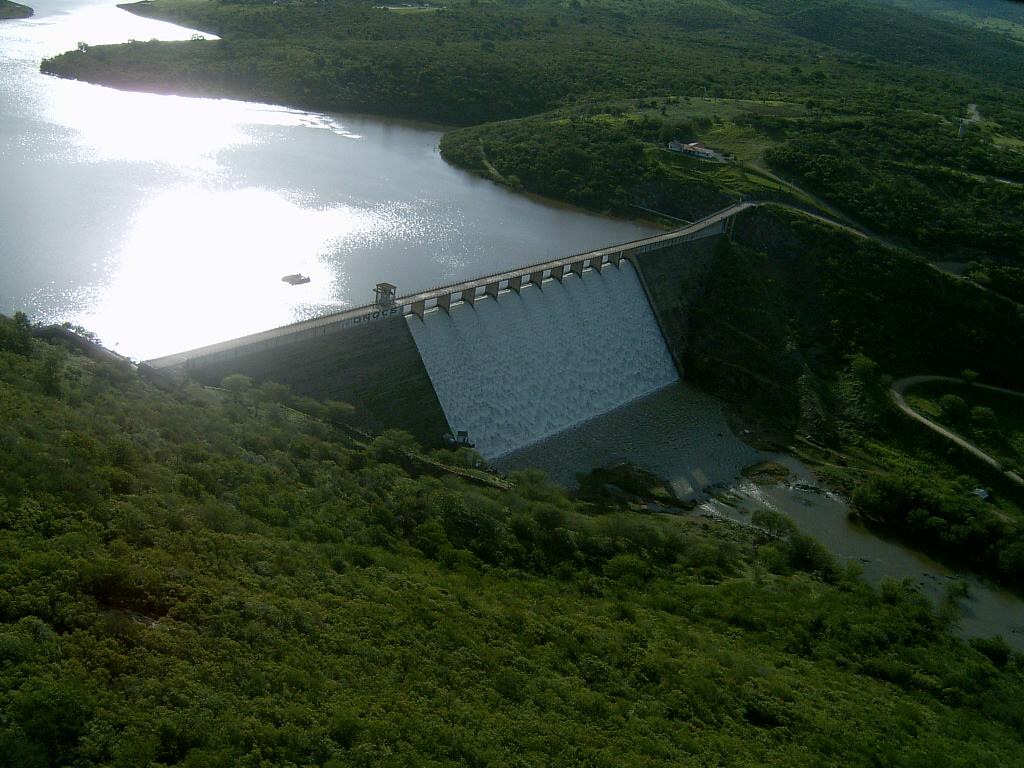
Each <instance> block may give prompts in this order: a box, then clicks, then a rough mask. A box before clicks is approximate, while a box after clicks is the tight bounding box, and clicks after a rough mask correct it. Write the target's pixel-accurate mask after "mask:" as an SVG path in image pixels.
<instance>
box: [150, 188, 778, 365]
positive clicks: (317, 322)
mask: <svg viewBox="0 0 1024 768" xmlns="http://www.w3.org/2000/svg"><path fill="white" fill-rule="evenodd" d="M757 205H759V203H757V202H743V203H738V204H736V205H733V206H730V207H729V208H725V209H724V210H721V211H718V212H717V213H714V214H712V215H710V216H707V217H705V218H703V219H701V220H699V221H696V222H694V223H693V224H690V225H688V226H686V227H682V228H681V229H676V230H673V231H671V232H665V233H663V234H660V235H654V236H652V237H646V238H642V239H640V240H633V241H631V242H628V243H622V244H619V245H612V246H608V247H606V248H599V249H597V250H593V251H587V252H585V253H577V254H574V255H572V256H566V257H563V258H559V259H553V260H550V261H545V262H540V263H537V264H529V265H526V266H522V267H518V268H516V269H511V270H508V271H505V272H499V273H496V274H491V275H485V276H482V277H477V278H474V279H472V280H466V281H463V282H459V283H452V284H449V285H443V286H438V287H435V288H431V289H429V290H425V291H419V292H417V293H413V294H409V295H406V296H400V297H398V298H395V299H394V300H392V301H390V302H388V303H387V304H386V305H382V304H380V303H376V304H367V305H364V306H361V307H355V308H353V309H348V310H344V311H342V312H335V313H331V314H328V315H323V316H321V317H316V318H313V319H310V320H303V321H300V322H297V323H292V324H290V325H285V326H281V327H280V328H274V329H271V330H267V331H261V332H260V333H254V334H250V335H248V336H242V337H239V338H236V339H231V340H229V341H223V342H218V343H216V344H210V345H208V346H204V347H199V348H196V349H191V350H187V351H185V352H179V353H177V354H173V355H167V356H166V357H160V358H155V359H153V360H148V361H146V364H147V365H148V366H150V367H152V368H154V369H157V370H164V371H166V372H168V373H171V372H175V373H184V372H187V371H190V370H193V369H195V368H200V367H206V366H210V365H220V364H223V363H226V362H228V361H230V360H233V359H236V358H239V357H242V356H244V355H250V354H253V353H255V352H262V351H267V350H272V349H275V348H278V347H281V346H284V345H288V344H293V343H296V342H300V341H304V340H307V339H312V338H316V337H318V336H326V335H328V334H333V333H336V332H338V331H342V330H345V329H349V328H356V327H361V326H365V325H367V324H369V323H374V322H377V321H380V320H385V319H392V318H401V317H404V316H409V315H415V316H418V317H420V318H422V317H423V316H424V314H425V313H426V312H427V311H428V310H432V309H440V310H444V311H447V310H449V309H450V308H451V306H452V305H453V304H456V303H458V302H464V303H466V304H474V303H475V302H476V301H477V300H479V299H482V298H487V297H489V298H495V299H496V298H498V295H499V294H500V293H502V292H503V291H514V292H517V293H518V292H519V291H520V290H522V288H523V287H525V286H527V285H533V286H537V287H541V286H542V285H543V283H544V281H545V280H551V279H554V280H561V279H562V278H563V277H565V276H566V275H569V274H575V275H582V274H583V273H584V271H590V270H597V271H600V270H602V269H603V268H605V267H608V266H616V267H617V266H618V265H619V262H620V261H622V260H623V259H630V260H632V259H634V258H635V257H636V256H639V255H640V254H643V253H648V252H650V251H656V250H660V249H663V248H668V247H671V246H673V245H678V244H679V243H684V242H687V241H692V240H699V239H701V238H705V237H713V236H715V235H720V234H723V233H725V232H726V229H727V227H728V226H729V222H730V221H731V220H732V218H733V217H734V216H736V215H737V214H740V213H742V212H743V211H745V210H747V209H749V208H753V207H756V206H757Z"/></svg>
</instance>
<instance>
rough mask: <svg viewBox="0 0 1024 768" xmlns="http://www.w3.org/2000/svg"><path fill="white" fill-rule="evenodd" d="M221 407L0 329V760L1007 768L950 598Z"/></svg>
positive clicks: (304, 404) (1003, 713)
mask: <svg viewBox="0 0 1024 768" xmlns="http://www.w3.org/2000/svg"><path fill="white" fill-rule="evenodd" d="M227 383H228V384H229V385H230V388H231V390H232V391H226V392H220V391H211V390H202V389H185V390H182V391H181V392H178V393H176V394H167V393H164V392H162V391H160V390H157V389H155V388H153V387H152V386H151V385H149V384H147V383H146V382H144V381H142V380H140V379H139V378H138V376H137V375H136V374H135V373H134V372H133V371H132V370H130V369H128V368H127V367H124V366H118V365H115V364H112V363H103V362H95V361H92V360H90V359H87V358H85V357H82V356H81V355H78V354H71V353H68V352H67V351H65V350H64V349H62V348H60V347H57V346H51V345H49V344H45V343H43V342H40V341H38V340H34V339H32V338H31V335H30V328H29V327H28V325H27V323H26V322H25V321H24V318H17V319H15V320H8V319H0V445H2V450H0V552H2V557H0V765H9V766H18V767H19V768H28V767H32V766H47V765H53V766H64V765H77V766H89V765H101V764H102V765H124V766H137V765H146V764H154V765H157V764H158V765H189V766H204V768H206V767H207V766H236V765H242V766H245V765H253V766H256V765H331V766H341V765H409V764H416V765H581V764H587V765H608V766H611V765H616V766H619V765H638V766H639V765H651V766H653V765H665V764H672V765H683V766H685V765H694V766H697V765H709V764H723V763H727V764H729V765H737V766H739V765H751V766H754V765H757V766H771V765H778V766H787V767H790V766H812V765H815V766H816V765H836V766H840V765H841V766H859V765H864V766H867V765H890V766H908V767H909V766H925V765H939V764H941V765H963V766H972V767H974V766H1006V765H1011V764H1013V762H1014V761H1015V760H1016V759H1017V757H1019V755H1020V754H1021V750H1022V748H1024V745H1022V741H1024V704H1022V702H1024V671H1022V669H1024V661H1022V659H1021V658H1020V657H1019V656H1016V655H1014V654H1013V653H1011V652H1010V651H1009V650H1008V649H1007V647H1006V646H1005V645H1004V644H1002V643H1001V642H999V641H997V640H993V641H988V640H984V641H982V640H979V641H974V642H973V643H971V644H965V643H963V642H961V641H958V640H955V639H953V638H952V637H951V636H950V635H949V634H948V633H947V628H948V626H949V624H950V622H951V621H955V618H954V617H955V608H954V607H953V605H954V602H955V599H954V598H951V602H950V603H949V604H947V605H945V606H943V607H941V608H940V610H938V611H934V610H933V609H931V608H930V607H929V606H928V605H927V603H926V602H925V601H924V600H923V598H922V597H921V596H920V595H919V594H918V593H917V592H915V591H914V590H913V589H912V588H910V587H909V586H907V585H906V584H901V583H887V584H885V585H883V586H882V587H881V588H880V589H877V590H876V589H873V588H871V587H868V586H866V585H864V584H862V583H860V582H859V581H858V580H857V579H856V578H855V577H854V576H853V574H852V573H849V572H844V571H841V570H840V569H837V568H836V566H835V565H834V564H833V563H832V562H831V560H830V559H829V557H828V556H827V555H826V554H824V553H823V551H822V550H821V548H820V547H819V546H817V545H816V544H814V542H812V541H810V540H808V539H806V538H804V537H801V536H799V535H798V534H795V533H792V532H791V531H789V532H788V531H787V529H786V527H785V526H774V527H775V528H776V530H778V531H779V532H780V534H781V535H782V538H780V539H775V538H772V537H767V538H763V539H751V538H749V537H750V534H748V533H746V532H744V531H740V530H738V529H733V528H729V527H722V526H720V525H718V524H713V523H709V522H698V520H697V519H694V518H686V517H672V516H663V515H638V514H634V513H628V512H624V511H622V510H616V509H614V508H609V507H602V508H601V511H600V513H599V512H598V508H595V507H591V506H589V505H587V504H585V503H582V502H578V501H573V500H571V499H569V498H567V497H566V496H565V495H564V494H563V493H562V492H560V491H558V490H556V489H554V488H552V487H551V486H548V485H547V484H546V483H545V482H544V480H543V478H542V477H540V476H538V475H536V474H534V473H524V474H520V475H517V476H516V477H515V478H514V480H515V482H516V485H515V487H514V488H512V489H511V490H500V489H496V488H486V487H481V486H478V485H469V484H466V482H465V481H463V480H462V479H459V478H456V477H452V476H448V477H440V478H439V477H430V476H426V475H421V474H417V473H416V472H415V471H413V470H411V469H410V467H409V466H408V464H407V463H406V460H405V457H406V456H407V453H406V451H407V448H408V439H407V438H404V437H402V436H401V435H399V434H385V435H382V436H381V437H379V438H376V439H374V440H372V441H371V442H369V443H368V444H362V443H361V442H359V441H358V440H357V439H356V438H354V437H353V436H352V434H351V433H350V432H349V431H347V430H346V429H343V428H340V427H339V426H336V425H337V424H343V423H344V422H345V420H346V419H347V418H348V417H349V415H350V414H349V413H348V412H347V409H345V408H343V407H341V406H338V405H335V406H332V407H330V408H324V407H321V406H319V405H318V404H316V403H314V402H311V401H303V400H294V399H292V398H290V396H289V395H288V393H287V392H285V391H282V390H280V389H279V388H278V389H274V388H266V389H267V391H266V392H261V393H260V394H259V404H258V410H257V402H256V400H254V399H253V398H254V397H255V392H254V391H253V390H249V389H248V388H247V386H246V383H245V382H244V381H239V380H234V381H230V382H227ZM271 390H273V391H271ZM289 403H291V404H292V405H295V406H297V407H298V408H300V409H301V411H299V410H295V409H293V408H290V407H289V406H288V404H289ZM437 458H439V459H444V460H446V461H453V460H455V459H456V457H453V456H450V455H447V456H446V455H443V454H439V455H438V457H437ZM1015 756H1016V757H1015Z"/></svg>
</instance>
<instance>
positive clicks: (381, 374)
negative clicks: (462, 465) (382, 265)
mask: <svg viewBox="0 0 1024 768" xmlns="http://www.w3.org/2000/svg"><path fill="white" fill-rule="evenodd" d="M757 205H758V204H757V203H753V202H745V203H739V204H737V205H734V206H731V207H730V208H727V209H725V210H723V211H719V212H718V213H715V214H712V215H711V216H708V217H706V218H705V219H702V220H700V221H698V222H695V223H694V224H692V225H689V226H686V227H683V228H681V229H677V230H673V231H671V232H666V233H664V234H659V235H655V236H653V237H648V238H644V239H641V240H636V241H632V242H629V243H623V244H620V245H614V246H609V247H606V248H601V249H597V250H595V251H589V252H586V253H579V254H574V255H572V256H568V257H564V258H560V259H553V260H550V261H547V262H542V263H537V264H529V265H525V266H522V267H518V268H515V269H512V270H508V271H505V272H501V273H497V274H491V275H485V276H483V277H480V278H477V279H475V280H470V281H465V282H462V283H456V284H451V285H445V286H439V287H437V288H432V289H429V290H426V291H419V292H416V293H412V294H407V295H404V296H395V289H394V286H391V285H389V284H387V283H382V284H380V286H378V295H377V298H376V300H375V301H374V303H372V304H369V305H365V306H363V307H357V308H355V309H351V310H346V311H344V312H339V313H334V314H330V315H326V316H323V317H319V318H314V319H312V320H306V321H303V322H299V323H294V324H292V325H289V326H284V327H281V328H276V329H272V330H269V331H265V332H262V333H258V334H252V335H250V336H245V337H241V338H238V339H233V340H230V341H226V342H221V343H218V344H213V345H209V346H206V347H202V348H199V349H194V350H190V351H187V352H182V353H179V354H176V355H170V356H167V357H163V358H158V359H154V360H150V361H147V362H146V363H145V364H143V367H144V369H147V370H149V371H151V372H153V373H154V374H157V375H160V376H161V377H162V378H164V379H170V380H172V381H181V380H183V379H184V378H185V377H191V378H193V379H196V380H198V381H200V382H202V383H205V384H218V383H219V382H220V381H221V380H222V379H223V378H224V377H225V376H227V375H230V374H233V373H241V374H244V375H247V376H250V377H251V378H253V379H254V380H255V381H257V382H261V381H275V382H278V383H282V384H287V385H289V386H290V387H291V389H292V391H293V392H295V393H297V394H301V395H307V396H310V397H315V398H318V399H321V400H329V399H333V400H345V401H347V402H350V403H352V404H353V405H355V406H356V408H357V409H358V411H359V412H360V413H361V414H363V415H364V416H365V417H366V423H367V426H368V427H370V428H371V429H378V430H379V429H385V428H400V429H405V430H407V431H409V432H411V433H412V434H413V435H414V436H415V437H416V438H417V439H418V440H419V441H420V442H421V443H423V444H424V445H427V446H430V445H439V444H442V437H443V436H444V435H445V434H449V435H454V434H456V433H459V432H465V433H466V434H467V435H468V439H469V440H470V441H472V443H473V444H474V446H475V447H476V449H477V450H478V451H479V453H480V454H481V455H482V456H484V458H486V459H488V460H493V459H497V458H500V457H502V456H505V455H507V454H510V453H513V452H515V451H519V450H521V449H523V448H525V447H527V446H530V445H532V444H535V443H537V442H539V441H542V440H545V439H546V438H549V437H551V436H552V435H555V434H557V433H559V432H562V431H564V430H566V429H569V428H572V427H574V426H576V425H578V424H581V423H583V422H586V421H588V420H590V419H593V418H595V417H597V416H601V415H602V414H605V413H607V412H609V411H612V410H614V409H616V408H619V407H620V406H622V405H624V404H626V403H629V402H631V401H633V400H636V399H638V398H642V397H644V396H645V395H649V394H651V393H652V392H655V391H657V390H659V389H661V388H663V387H665V386H667V385H669V384H672V383H673V382H675V381H677V380H678V378H679V366H678V362H677V361H676V360H674V358H673V354H672V352H671V351H670V349H669V346H668V344H667V343H666V339H665V336H664V334H665V329H664V328H663V327H662V326H661V324H660V323H659V318H658V315H657V312H656V308H655V307H654V306H652V294H651V286H648V285H647V284H646V283H645V280H644V275H643V269H642V262H643V259H644V258H654V257H655V256H656V257H657V258H671V259H675V258H676V252H677V251H678V250H679V249H684V250H685V249H686V248H688V247H691V246H693V245H696V244H698V243H699V242H702V241H706V240H708V239H709V238H715V237H719V236H721V235H724V234H726V233H727V231H728V229H729V227H730V226H731V224H732V223H733V219H734V217H735V216H737V215H738V214H740V213H743V212H744V211H746V210H748V209H750V208H753V207H755V206H757ZM679 252H680V253H682V252H683V251H679ZM647 254H650V257H647V256H646V255H647ZM680 258H684V259H685V256H681V257H680ZM654 288H655V289H656V288H657V286H654Z"/></svg>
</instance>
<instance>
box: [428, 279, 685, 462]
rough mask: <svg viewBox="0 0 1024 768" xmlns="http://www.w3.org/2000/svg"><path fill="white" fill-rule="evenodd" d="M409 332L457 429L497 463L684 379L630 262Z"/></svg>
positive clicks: (437, 314)
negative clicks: (523, 449) (679, 374)
mask: <svg viewBox="0 0 1024 768" xmlns="http://www.w3.org/2000/svg"><path fill="white" fill-rule="evenodd" d="M408 323H409V328H410V330H411V331H412V335H413V338H414V339H415V340H416V346H417V347H418V348H419V351H420V356H421V357H422V358H423V363H424V365H425V366H426V369H427V373H428V374H429V375H430V379H431V382H432V383H433V385H434V390H435V391H436V392H437V397H438V400H440V402H441V407H442V408H443V409H444V413H445V416H446V417H447V419H448V423H449V424H450V425H451V427H452V429H454V430H466V431H467V432H468V433H469V438H470V440H472V441H473V442H474V443H475V444H476V449H477V450H478V451H479V452H480V453H481V454H482V455H483V456H484V457H486V458H488V459H494V458H497V457H499V456H504V455H505V454H507V453H510V452H511V451H514V450H517V449H519V448H523V447H524V446H527V445H531V444H533V443H535V442H537V441H538V440H543V439H544V438H545V437H549V436H551V435H554V434H556V433H558V432H561V431H562V430H564V429H568V428H569V427H572V426H574V425H576V424H580V423H582V422H584V421H586V420H587V419H592V418H594V417H595V416H600V415H601V414H603V413H607V412H608V411H610V410H612V409H614V408H617V407H619V406H621V405H623V404H625V403H628V402H630V401H632V400H635V399H636V398H638V397H643V396H644V395H646V394H649V393H651V392H654V391H655V390H658V389H660V388H662V387H664V386H667V385H669V384H671V383H672V382H674V381H676V380H677V379H678V373H677V372H676V369H675V366H674V364H673V362H672V357H671V355H670V354H669V352H668V349H667V348H666V347H665V342H664V339H663V338H662V336H661V331H660V330H659V329H658V324H657V321H656V320H655V318H654V314H653V312H652V311H651V307H650V304H648V302H647V297H646V295H645V294H644V290H643V286H641V285H640V280H639V278H638V277H637V274H636V272H635V271H634V269H633V267H632V265H630V264H629V263H628V262H626V261H623V262H622V263H621V266H620V267H619V268H615V267H606V268H605V269H604V270H603V271H602V272H600V273H598V272H593V271H588V272H585V273H584V275H583V276H582V277H579V276H576V275H569V276H566V277H565V278H564V280H563V281H562V282H559V281H557V280H548V281H546V282H545V283H544V287H543V288H537V287H535V286H528V287H524V288H523V290H522V293H521V294H518V295H517V294H515V293H513V292H507V293H502V294H501V296H500V297H499V298H498V299H497V300H495V299H484V300H478V301H477V302H476V304H475V305H474V306H470V305H467V304H457V305H454V306H453V307H452V308H451V312H450V314H446V313H444V312H443V311H433V312H429V313H427V315H426V316H425V317H424V318H423V320H420V319H419V318H417V317H413V316H411V317H409V318H408Z"/></svg>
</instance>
